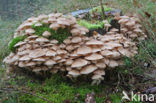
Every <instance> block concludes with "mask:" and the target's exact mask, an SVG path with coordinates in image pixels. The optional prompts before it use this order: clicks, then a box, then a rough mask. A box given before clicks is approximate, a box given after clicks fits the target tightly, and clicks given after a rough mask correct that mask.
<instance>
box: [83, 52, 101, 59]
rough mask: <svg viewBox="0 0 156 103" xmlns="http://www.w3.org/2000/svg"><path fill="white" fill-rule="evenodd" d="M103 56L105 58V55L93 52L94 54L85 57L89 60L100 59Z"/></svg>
mask: <svg viewBox="0 0 156 103" xmlns="http://www.w3.org/2000/svg"><path fill="white" fill-rule="evenodd" d="M102 58H103V56H102V55H100V54H98V53H93V54H91V55H88V56H86V57H85V59H87V60H99V59H102Z"/></svg>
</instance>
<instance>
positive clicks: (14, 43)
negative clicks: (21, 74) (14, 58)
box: [8, 36, 27, 52]
mask: <svg viewBox="0 0 156 103" xmlns="http://www.w3.org/2000/svg"><path fill="white" fill-rule="evenodd" d="M26 37H27V36H17V37H16V38H13V40H12V41H11V42H10V43H9V47H8V48H9V50H11V51H13V52H14V51H15V49H16V48H15V47H14V46H15V45H16V44H17V43H18V42H20V41H23V40H24V39H25V38H26Z"/></svg>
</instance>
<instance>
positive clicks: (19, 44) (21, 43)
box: [14, 41, 26, 47]
mask: <svg viewBox="0 0 156 103" xmlns="http://www.w3.org/2000/svg"><path fill="white" fill-rule="evenodd" d="M24 44H26V42H23V41H20V42H18V43H17V44H16V45H14V47H18V46H21V45H24Z"/></svg>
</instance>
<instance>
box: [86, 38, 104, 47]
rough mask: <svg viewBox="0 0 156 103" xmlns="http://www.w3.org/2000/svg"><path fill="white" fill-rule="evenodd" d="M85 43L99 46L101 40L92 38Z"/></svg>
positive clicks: (101, 43)
mask: <svg viewBox="0 0 156 103" xmlns="http://www.w3.org/2000/svg"><path fill="white" fill-rule="evenodd" d="M86 45H99V46H101V45H103V42H101V41H98V40H94V39H93V40H90V41H88V42H87V43H86Z"/></svg>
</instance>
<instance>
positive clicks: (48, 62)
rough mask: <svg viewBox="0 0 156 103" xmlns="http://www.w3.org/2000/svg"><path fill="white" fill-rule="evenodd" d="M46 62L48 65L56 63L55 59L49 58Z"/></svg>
mask: <svg viewBox="0 0 156 103" xmlns="http://www.w3.org/2000/svg"><path fill="white" fill-rule="evenodd" d="M44 64H45V65H47V66H53V65H54V64H56V62H55V61H53V60H47V61H46V62H45V63H44Z"/></svg>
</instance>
